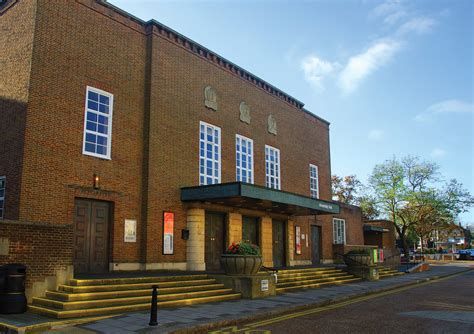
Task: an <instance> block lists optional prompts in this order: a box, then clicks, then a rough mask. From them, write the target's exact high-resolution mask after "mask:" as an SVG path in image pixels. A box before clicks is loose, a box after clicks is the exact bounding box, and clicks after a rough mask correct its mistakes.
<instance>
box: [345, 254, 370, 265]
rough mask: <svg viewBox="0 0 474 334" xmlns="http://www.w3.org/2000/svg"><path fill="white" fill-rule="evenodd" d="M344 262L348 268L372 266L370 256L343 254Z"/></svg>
mask: <svg viewBox="0 0 474 334" xmlns="http://www.w3.org/2000/svg"><path fill="white" fill-rule="evenodd" d="M344 262H345V263H346V264H347V265H348V266H370V265H372V264H373V263H372V257H371V256H370V254H345V255H344Z"/></svg>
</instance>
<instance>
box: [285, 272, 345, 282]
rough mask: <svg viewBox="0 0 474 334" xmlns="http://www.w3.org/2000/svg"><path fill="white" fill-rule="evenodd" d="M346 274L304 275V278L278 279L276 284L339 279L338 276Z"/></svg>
mask: <svg viewBox="0 0 474 334" xmlns="http://www.w3.org/2000/svg"><path fill="white" fill-rule="evenodd" d="M345 275H347V273H345V272H341V273H337V274H331V275H305V276H298V277H288V278H287V277H283V278H282V277H278V282H293V281H304V280H307V279H312V278H331V277H340V276H345Z"/></svg>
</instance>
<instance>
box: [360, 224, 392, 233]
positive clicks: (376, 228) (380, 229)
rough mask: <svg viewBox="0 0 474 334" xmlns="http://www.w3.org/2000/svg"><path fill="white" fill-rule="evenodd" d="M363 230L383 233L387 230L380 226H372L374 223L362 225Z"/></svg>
mask: <svg viewBox="0 0 474 334" xmlns="http://www.w3.org/2000/svg"><path fill="white" fill-rule="evenodd" d="M364 232H368V233H385V232H388V229H386V228H383V227H380V226H374V225H368V224H365V225H364Z"/></svg>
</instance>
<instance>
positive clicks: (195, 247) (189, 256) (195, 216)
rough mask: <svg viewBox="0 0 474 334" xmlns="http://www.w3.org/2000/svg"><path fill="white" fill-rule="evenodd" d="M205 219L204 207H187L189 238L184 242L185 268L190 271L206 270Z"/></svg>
mask: <svg viewBox="0 0 474 334" xmlns="http://www.w3.org/2000/svg"><path fill="white" fill-rule="evenodd" d="M205 219H206V212H205V210H204V209H189V210H188V211H187V217H186V222H187V229H188V230H189V239H188V241H187V242H186V261H187V265H186V269H187V270H192V271H200V270H203V271H204V270H206V263H205V257H204V255H205V248H204V247H205V244H204V243H205V239H204V233H205V225H206V224H205Z"/></svg>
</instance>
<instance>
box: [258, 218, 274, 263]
mask: <svg viewBox="0 0 474 334" xmlns="http://www.w3.org/2000/svg"><path fill="white" fill-rule="evenodd" d="M260 248H261V250H262V259H263V265H264V266H266V267H273V230H272V219H271V218H270V217H268V216H265V217H262V219H261V220H260Z"/></svg>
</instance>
